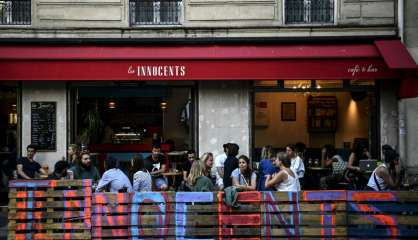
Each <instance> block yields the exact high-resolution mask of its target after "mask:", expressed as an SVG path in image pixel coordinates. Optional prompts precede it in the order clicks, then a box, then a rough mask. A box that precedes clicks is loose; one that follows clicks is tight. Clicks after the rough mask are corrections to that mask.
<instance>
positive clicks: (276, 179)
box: [265, 152, 300, 192]
mask: <svg viewBox="0 0 418 240" xmlns="http://www.w3.org/2000/svg"><path fill="white" fill-rule="evenodd" d="M274 165H276V167H278V168H280V171H279V172H278V173H275V174H274V175H273V176H271V175H267V176H266V183H265V187H266V188H270V187H274V188H276V190H277V191H284V192H297V191H300V183H299V178H298V175H297V174H296V173H295V172H294V171H292V170H291V169H290V158H289V156H288V155H287V154H286V153H285V152H279V153H278V154H277V156H276V160H275V161H274Z"/></svg>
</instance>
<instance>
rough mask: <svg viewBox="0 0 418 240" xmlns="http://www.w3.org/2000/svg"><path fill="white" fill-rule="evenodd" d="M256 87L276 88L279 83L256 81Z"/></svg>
mask: <svg viewBox="0 0 418 240" xmlns="http://www.w3.org/2000/svg"><path fill="white" fill-rule="evenodd" d="M255 86H257V87H275V86H277V81H255Z"/></svg>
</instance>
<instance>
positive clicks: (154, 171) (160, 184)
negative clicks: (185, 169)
mask: <svg viewBox="0 0 418 240" xmlns="http://www.w3.org/2000/svg"><path fill="white" fill-rule="evenodd" d="M144 165H145V169H147V170H148V172H149V173H150V174H151V177H152V182H153V184H154V186H155V188H156V189H158V190H160V191H165V190H167V189H168V184H167V179H166V178H165V177H164V176H163V175H162V173H164V172H166V169H167V165H166V164H165V158H164V156H163V155H162V154H161V147H160V145H154V146H152V152H151V155H150V156H148V157H147V158H145V161H144Z"/></svg>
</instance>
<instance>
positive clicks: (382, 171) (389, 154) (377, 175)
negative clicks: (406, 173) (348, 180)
mask: <svg viewBox="0 0 418 240" xmlns="http://www.w3.org/2000/svg"><path fill="white" fill-rule="evenodd" d="M383 155H384V163H383V164H381V165H380V166H378V167H377V168H376V169H375V170H374V171H373V173H372V175H371V176H370V178H369V182H368V183H367V187H366V190H374V191H387V190H389V189H390V190H395V189H397V188H398V187H399V184H400V175H401V174H400V172H401V167H400V164H399V161H398V156H397V154H396V151H395V150H393V149H385V150H384V151H383ZM391 170H392V171H395V172H396V175H395V176H396V177H395V178H393V176H392V175H391V174H390V171H391Z"/></svg>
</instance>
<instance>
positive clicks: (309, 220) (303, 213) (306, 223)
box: [261, 191, 347, 239]
mask: <svg viewBox="0 0 418 240" xmlns="http://www.w3.org/2000/svg"><path fill="white" fill-rule="evenodd" d="M262 195H263V200H262V205H261V212H262V216H263V226H262V228H261V236H262V238H263V239H277V238H283V237H286V238H291V239H295V238H296V239H298V238H301V239H306V238H330V239H331V238H339V237H342V238H344V237H347V230H346V214H345V210H346V192H345V191H304V192H263V193H262Z"/></svg>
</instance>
